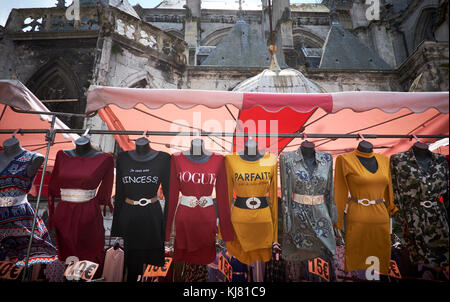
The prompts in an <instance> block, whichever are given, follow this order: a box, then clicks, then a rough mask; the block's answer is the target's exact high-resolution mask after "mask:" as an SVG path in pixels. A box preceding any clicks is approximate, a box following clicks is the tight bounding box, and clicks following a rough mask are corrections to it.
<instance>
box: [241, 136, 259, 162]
mask: <svg viewBox="0 0 450 302" xmlns="http://www.w3.org/2000/svg"><path fill="white" fill-rule="evenodd" d="M239 156H240V157H241V158H242V159H243V160H247V161H257V160H259V159H260V158H262V157H263V156H264V152H261V151H259V150H258V143H257V142H256V141H254V140H253V139H251V138H249V139H248V140H247V141H246V142H245V143H244V154H240V155H239Z"/></svg>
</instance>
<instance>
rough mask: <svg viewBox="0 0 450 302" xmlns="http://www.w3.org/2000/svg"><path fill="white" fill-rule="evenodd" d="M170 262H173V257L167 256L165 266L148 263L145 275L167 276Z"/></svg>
mask: <svg viewBox="0 0 450 302" xmlns="http://www.w3.org/2000/svg"><path fill="white" fill-rule="evenodd" d="M170 264H172V258H170V257H166V258H165V259H164V265H163V266H155V265H151V264H150V265H147V267H146V269H145V271H144V277H165V276H166V275H167V273H168V272H169V268H170Z"/></svg>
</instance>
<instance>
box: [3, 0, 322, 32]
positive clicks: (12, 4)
mask: <svg viewBox="0 0 450 302" xmlns="http://www.w3.org/2000/svg"><path fill="white" fill-rule="evenodd" d="M230 1H233V0H230ZM244 1H246V2H247V3H250V2H255V3H260V1H261V0H244ZM56 2H57V1H56V0H0V25H1V26H5V24H6V20H7V19H8V16H9V13H10V12H11V9H13V8H32V7H53V6H55V4H56ZM72 2H73V1H72V0H66V5H70V4H72ZM128 2H130V4H131V5H136V4H138V3H139V5H140V6H142V7H143V8H153V7H155V6H156V5H158V4H159V3H161V2H162V0H128ZM318 2H321V1H318V0H291V4H294V3H318Z"/></svg>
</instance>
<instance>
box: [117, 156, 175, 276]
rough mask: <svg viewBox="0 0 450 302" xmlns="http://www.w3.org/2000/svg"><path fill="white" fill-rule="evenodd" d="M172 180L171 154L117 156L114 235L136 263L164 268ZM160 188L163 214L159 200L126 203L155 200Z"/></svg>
mask: <svg viewBox="0 0 450 302" xmlns="http://www.w3.org/2000/svg"><path fill="white" fill-rule="evenodd" d="M169 177H170V155H169V154H168V153H166V152H159V153H158V154H157V155H156V157H155V158H153V159H151V160H148V161H137V160H135V159H133V158H132V157H131V156H130V155H129V153H128V152H122V153H119V155H118V157H117V163H116V194H115V201H114V215H113V223H112V229H111V236H117V237H122V238H123V239H124V248H125V254H126V255H128V256H130V257H131V256H132V255H134V258H135V259H134V262H137V263H136V264H139V263H145V264H153V265H156V266H162V265H164V256H165V255H164V240H165V238H164V235H165V224H166V217H167V208H168V205H169V180H170V179H169ZM160 185H161V187H162V193H163V195H164V200H165V202H164V212H163V206H162V205H161V203H160V201H159V200H158V201H156V202H154V203H148V204H146V205H145V206H141V205H131V204H129V203H126V202H125V199H126V198H129V199H131V200H136V201H138V200H140V199H141V198H147V199H150V198H153V197H155V196H157V195H158V190H159V187H160ZM159 197H161V196H159ZM130 257H127V258H130ZM137 258H139V260H137ZM140 267H142V266H140ZM129 269H130V268H129ZM128 274H130V271H129V272H128ZM128 279H129V278H128Z"/></svg>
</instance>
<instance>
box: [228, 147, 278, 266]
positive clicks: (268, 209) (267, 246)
mask: <svg viewBox="0 0 450 302" xmlns="http://www.w3.org/2000/svg"><path fill="white" fill-rule="evenodd" d="M225 167H226V171H227V184H228V198H229V202H230V205H231V204H232V198H233V190H234V192H235V193H236V200H235V202H234V204H233V205H232V208H231V222H232V224H233V229H234V240H233V241H228V242H226V247H227V250H228V252H229V253H230V255H232V256H234V257H236V258H237V259H239V261H241V262H242V263H245V264H251V263H252V262H254V261H258V260H260V261H263V262H267V261H269V259H270V257H271V256H272V243H273V242H276V241H277V240H278V196H277V192H278V189H277V182H278V180H277V178H278V170H277V157H276V156H275V155H273V154H270V153H266V154H265V155H264V157H262V158H261V159H259V160H257V161H246V160H244V159H242V158H241V157H240V156H239V154H236V153H234V154H230V155H226V156H225ZM267 194H268V195H269V196H268V197H267V196H266V195H267ZM251 197H256V198H251Z"/></svg>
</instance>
